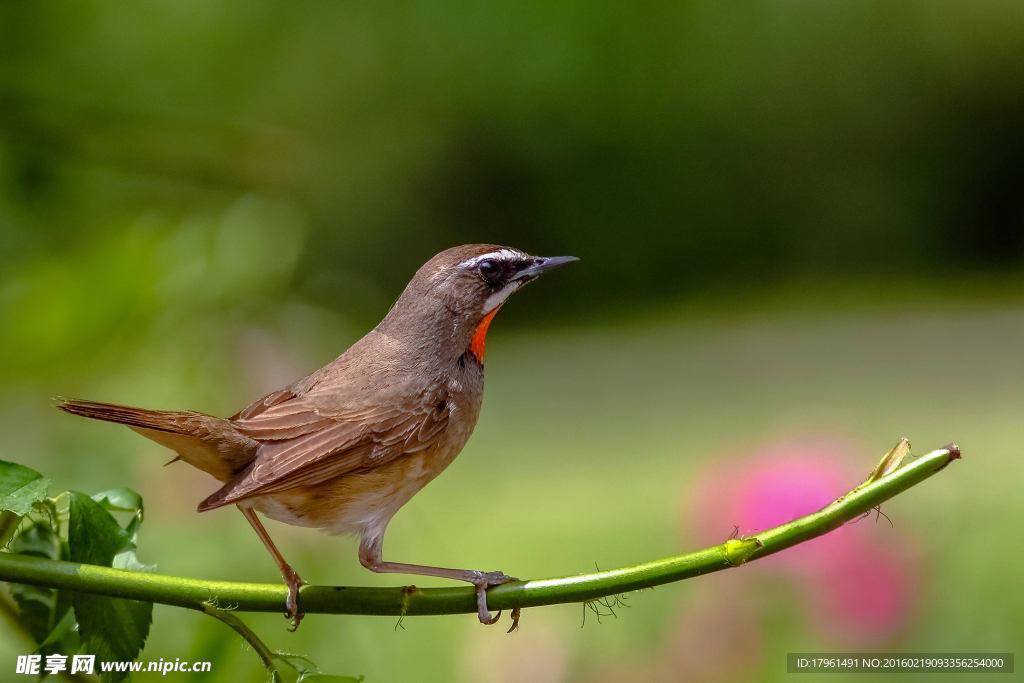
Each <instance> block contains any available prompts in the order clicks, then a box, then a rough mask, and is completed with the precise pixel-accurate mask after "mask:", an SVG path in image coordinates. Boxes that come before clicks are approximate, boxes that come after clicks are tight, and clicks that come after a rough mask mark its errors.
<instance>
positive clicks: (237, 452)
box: [56, 398, 259, 481]
mask: <svg viewBox="0 0 1024 683" xmlns="http://www.w3.org/2000/svg"><path fill="white" fill-rule="evenodd" d="M57 401H58V403H57V405H56V407H57V408H59V409H60V410H63V411H64V412H65V413H71V414H72V415H81V416H82V417H88V418H91V419H93V420H103V421H105V422H116V423H117V424H123V425H126V426H128V427H130V428H131V429H132V430H133V431H135V432H138V433H139V434H141V435H142V436H144V437H146V438H147V439H152V440H153V441H156V442H157V443H158V444H160V445H161V446H166V447H167V448H170V449H171V450H172V451H175V452H176V453H177V454H178V457H179V458H181V459H182V460H184V461H185V462H187V463H188V464H190V465H192V466H193V467H195V468H197V469H200V470H202V471H204V472H207V473H209V474H211V475H213V476H214V477H216V478H217V479H219V480H220V481H227V480H228V479H230V478H231V477H233V476H234V475H235V474H237V473H238V472H240V471H241V470H243V469H245V467H246V466H247V465H248V464H249V463H250V462H252V460H253V458H255V457H256V450H257V449H258V448H259V444H258V443H256V442H255V441H253V440H252V439H250V438H249V437H247V436H245V435H244V434H241V433H239V432H238V431H237V430H236V429H235V428H234V426H233V425H232V423H231V422H230V421H229V420H224V419H221V418H219V417H213V416H211V415H204V414H203V413H196V412H193V411H190V410H146V409H145V408H132V407H131V406H119V405H116V404H113V403H99V402H97V401H80V400H77V399H70V398H60V399H57ZM176 459H177V458H176ZM172 462H173V461H172Z"/></svg>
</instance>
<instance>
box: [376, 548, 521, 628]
mask: <svg viewBox="0 0 1024 683" xmlns="http://www.w3.org/2000/svg"><path fill="white" fill-rule="evenodd" d="M359 562H360V563H361V564H362V565H363V566H364V567H366V568H367V569H369V570H370V571H372V572H378V573H380V574H418V575H420V576H437V577H440V578H443V579H455V580H456V581H466V582H467V583H471V584H473V585H474V586H475V587H476V606H477V615H478V616H479V617H480V623H482V624H493V623H495V622H497V621H498V617H500V616H501V612H500V611H499V612H498V614H497V616H494V617H492V616H491V613H490V611H488V609H487V588H488V587H489V586H498V585H501V584H503V583H508V582H510V581H518V580H519V579H517V578H515V577H513V576H507V575H505V574H503V573H501V572H478V571H474V570H472V569H445V568H443V567H427V566H424V565H421V564H405V563H402V562H385V561H384V537H383V535H380V536H377V537H375V538H367V537H365V536H364V537H363V540H362V542H361V543H360V544H359Z"/></svg>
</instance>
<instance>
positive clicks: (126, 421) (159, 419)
mask: <svg viewBox="0 0 1024 683" xmlns="http://www.w3.org/2000/svg"><path fill="white" fill-rule="evenodd" d="M58 400H59V401H60V402H59V403H58V404H57V408H58V409H60V410H63V411H64V412H65V413H71V414H72V415H81V416H82V417H88V418H91V419H93V420H104V421H106V422H116V423H118V424H123V425H128V426H130V427H142V428H143V429H155V430H157V431H161V432H171V433H172V434H182V433H185V432H184V430H183V429H182V425H181V424H180V417H181V416H182V413H180V412H176V411H169V410H146V409H144V408H132V407H130V406H120V405H116V404H113V403H99V402H97V401H81V400H78V399H73V398H61V399H58Z"/></svg>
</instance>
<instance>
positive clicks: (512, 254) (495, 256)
mask: <svg viewBox="0 0 1024 683" xmlns="http://www.w3.org/2000/svg"><path fill="white" fill-rule="evenodd" d="M524 258H527V255H526V254H524V253H523V252H521V251H513V250H512V249H499V250H498V251H492V252H491V253H489V254H482V255H480V256H474V257H473V258H471V259H467V260H465V261H463V262H462V263H460V264H459V265H458V267H459V268H476V267H477V266H479V265H480V264H481V263H483V262H484V261H486V260H488V259H491V260H494V261H512V260H518V259H524Z"/></svg>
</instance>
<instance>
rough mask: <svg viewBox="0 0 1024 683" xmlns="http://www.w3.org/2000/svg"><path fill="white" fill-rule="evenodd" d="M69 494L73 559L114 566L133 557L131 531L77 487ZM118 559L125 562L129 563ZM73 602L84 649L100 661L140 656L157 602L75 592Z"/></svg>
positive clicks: (116, 676)
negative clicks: (127, 557) (77, 489)
mask: <svg viewBox="0 0 1024 683" xmlns="http://www.w3.org/2000/svg"><path fill="white" fill-rule="evenodd" d="M69 498H70V520H69V523H68V543H69V545H70V549H71V561H72V562H81V563H84V564H95V565H100V566H102V567H112V566H114V561H115V558H118V556H122V558H123V557H125V556H126V553H127V554H128V556H130V557H131V558H134V550H135V543H134V542H133V540H132V534H130V533H129V532H128V531H126V530H125V529H122V528H121V525H119V524H118V523H117V520H116V519H114V517H113V516H112V515H111V514H110V513H109V512H107V511H106V510H105V509H103V505H101V504H100V503H98V502H96V501H95V500H93V499H92V498H90V497H89V496H87V495H85V494H84V493H78V492H76V491H71V492H69ZM140 503H141V501H140ZM119 563H120V564H123V565H124V564H126V561H125V560H124V559H122V560H121V561H119ZM128 564H130V563H128ZM72 604H73V605H74V609H75V614H76V615H77V617H78V624H79V633H80V635H81V638H82V643H83V649H84V651H85V652H88V653H90V654H95V655H96V658H97V659H99V660H106V661H113V660H117V661H134V660H135V658H136V657H137V656H138V654H139V651H140V650H141V649H142V646H143V645H144V644H145V642H146V637H147V636H148V635H149V626H150V624H151V623H152V621H153V603H151V602H139V601H137V600H124V599H121V598H107V597H103V596H99V595H88V594H85V593H74V594H73V595H72ZM126 676H127V674H126V673H125V672H116V671H115V672H107V673H106V674H104V680H105V681H120V680H123V679H124V678H125V677H126Z"/></svg>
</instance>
